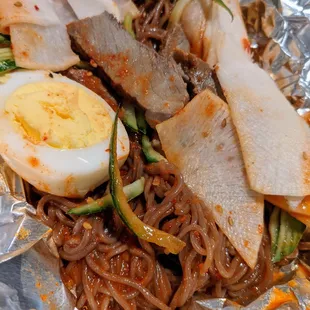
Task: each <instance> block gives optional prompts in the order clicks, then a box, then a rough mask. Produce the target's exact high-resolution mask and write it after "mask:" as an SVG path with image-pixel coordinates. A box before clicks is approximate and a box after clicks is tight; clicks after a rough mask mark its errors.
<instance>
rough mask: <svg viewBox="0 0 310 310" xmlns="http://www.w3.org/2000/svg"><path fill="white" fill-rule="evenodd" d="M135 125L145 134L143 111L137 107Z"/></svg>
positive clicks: (145, 126) (145, 125) (145, 124)
mask: <svg viewBox="0 0 310 310" xmlns="http://www.w3.org/2000/svg"><path fill="white" fill-rule="evenodd" d="M136 118H137V125H138V128H139V131H140V132H142V133H143V134H145V135H146V132H147V123H146V120H145V118H144V113H143V111H142V110H141V109H137V111H136Z"/></svg>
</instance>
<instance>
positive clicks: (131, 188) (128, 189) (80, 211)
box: [67, 177, 145, 215]
mask: <svg viewBox="0 0 310 310" xmlns="http://www.w3.org/2000/svg"><path fill="white" fill-rule="evenodd" d="M144 183H145V179H144V178H143V177H142V178H141V179H139V180H136V181H135V182H133V183H131V184H129V185H127V186H125V187H124V193H125V195H126V198H127V201H130V200H132V199H134V198H136V197H138V196H139V195H141V194H142V193H143V191H144ZM112 206H113V200H112V196H111V194H108V195H106V196H104V197H102V198H99V199H97V200H94V201H92V202H90V203H87V204H85V205H82V206H79V207H76V208H72V209H71V210H69V211H68V212H67V213H68V214H75V215H87V214H93V213H98V212H102V211H103V210H105V209H106V208H108V207H112Z"/></svg>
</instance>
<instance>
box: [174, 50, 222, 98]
mask: <svg viewBox="0 0 310 310" xmlns="http://www.w3.org/2000/svg"><path fill="white" fill-rule="evenodd" d="M173 57H174V60H175V61H176V62H177V63H178V64H180V65H181V67H182V69H183V71H184V74H185V76H184V77H185V81H186V82H187V83H188V85H189V91H190V93H191V94H192V96H193V97H194V96H196V95H198V94H199V93H200V92H201V91H203V90H205V89H206V88H208V89H210V90H211V91H212V92H213V93H215V94H217V91H216V86H215V82H214V80H213V71H212V69H211V68H210V67H209V66H208V64H207V63H206V62H204V61H203V60H201V59H200V58H198V57H197V56H195V55H194V54H190V53H186V52H184V51H183V50H180V49H175V51H174V52H173Z"/></svg>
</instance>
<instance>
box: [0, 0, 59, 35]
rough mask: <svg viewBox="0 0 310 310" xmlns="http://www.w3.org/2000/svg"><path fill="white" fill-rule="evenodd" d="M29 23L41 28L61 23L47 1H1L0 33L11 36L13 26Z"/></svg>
mask: <svg viewBox="0 0 310 310" xmlns="http://www.w3.org/2000/svg"><path fill="white" fill-rule="evenodd" d="M17 23H29V24H37V25H41V26H49V25H57V24H59V23H60V21H59V18H58V17H57V15H56V13H55V11H54V9H53V6H52V4H51V2H49V1H47V0H19V1H16V0H1V1H0V32H1V33H5V34H9V27H10V25H12V24H17Z"/></svg>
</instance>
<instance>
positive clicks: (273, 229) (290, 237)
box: [269, 207, 306, 263]
mask: <svg viewBox="0 0 310 310" xmlns="http://www.w3.org/2000/svg"><path fill="white" fill-rule="evenodd" d="M305 229H306V226H305V225H304V224H303V223H301V222H299V221H298V220H297V219H295V218H294V217H292V216H291V215H290V214H289V213H287V212H285V211H284V210H282V209H279V208H277V207H274V209H273V211H272V214H271V216H270V221H269V233H270V236H271V253H272V260H273V262H274V263H276V262H279V261H281V260H282V259H283V258H285V257H286V256H288V255H290V254H292V253H293V252H294V251H295V249H296V248H297V246H298V243H299V241H300V239H301V237H302V235H303V233H304V231H305Z"/></svg>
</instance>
